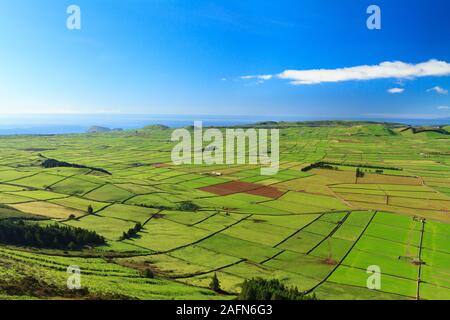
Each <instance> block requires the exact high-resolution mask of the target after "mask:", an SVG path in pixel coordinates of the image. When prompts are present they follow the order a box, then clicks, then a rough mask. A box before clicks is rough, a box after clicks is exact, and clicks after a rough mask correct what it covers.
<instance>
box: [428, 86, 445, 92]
mask: <svg viewBox="0 0 450 320" xmlns="http://www.w3.org/2000/svg"><path fill="white" fill-rule="evenodd" d="M431 91H434V92H436V93H439V94H447V93H448V90H446V89H444V88H441V87H439V86H436V87H433V88H430V89H428V90H427V92H431Z"/></svg>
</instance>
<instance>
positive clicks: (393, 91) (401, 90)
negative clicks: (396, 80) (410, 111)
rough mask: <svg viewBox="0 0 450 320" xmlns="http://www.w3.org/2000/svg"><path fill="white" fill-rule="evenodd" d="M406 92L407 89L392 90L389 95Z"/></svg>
mask: <svg viewBox="0 0 450 320" xmlns="http://www.w3.org/2000/svg"><path fill="white" fill-rule="evenodd" d="M404 91H405V89H403V88H392V89H389V90H388V92H389V93H403V92H404Z"/></svg>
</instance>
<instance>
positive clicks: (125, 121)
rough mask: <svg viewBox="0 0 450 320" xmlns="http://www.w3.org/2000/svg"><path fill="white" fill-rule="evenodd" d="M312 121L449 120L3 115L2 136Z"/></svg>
mask: <svg viewBox="0 0 450 320" xmlns="http://www.w3.org/2000/svg"><path fill="white" fill-rule="evenodd" d="M282 120H284V121H311V120H368V121H380V122H397V123H404V124H409V125H441V124H449V123H450V119H375V118H336V117H335V118H319V117H301V116H232V115H226V116H218V115H148V114H142V115H139V114H39V115H0V135H17V134H42V135H44V134H69V133H85V132H86V131H87V130H88V128H89V127H91V126H94V125H95V126H102V127H107V128H111V129H113V128H122V129H124V130H128V129H137V128H142V127H144V126H146V125H151V124H162V125H166V126H168V127H171V128H180V127H185V126H189V125H193V123H194V121H203V126H205V127H206V126H231V125H239V124H251V123H256V122H259V121H282Z"/></svg>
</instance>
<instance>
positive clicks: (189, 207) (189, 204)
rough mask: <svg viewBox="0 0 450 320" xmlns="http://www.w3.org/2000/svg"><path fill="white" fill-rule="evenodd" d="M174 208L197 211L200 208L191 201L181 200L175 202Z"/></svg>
mask: <svg viewBox="0 0 450 320" xmlns="http://www.w3.org/2000/svg"><path fill="white" fill-rule="evenodd" d="M175 209H176V210H178V211H191V212H194V211H198V210H199V209H200V207H199V206H198V205H196V204H195V203H193V202H192V201H182V202H180V203H177V205H176V207H175Z"/></svg>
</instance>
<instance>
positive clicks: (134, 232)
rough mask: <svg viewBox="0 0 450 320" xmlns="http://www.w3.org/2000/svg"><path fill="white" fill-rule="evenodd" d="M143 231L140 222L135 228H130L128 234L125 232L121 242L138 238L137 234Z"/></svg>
mask: <svg viewBox="0 0 450 320" xmlns="http://www.w3.org/2000/svg"><path fill="white" fill-rule="evenodd" d="M141 230H142V224H140V223H139V222H138V223H136V225H135V226H134V227H133V228H130V229H129V230H128V231H127V232H124V233H123V234H122V236H121V237H120V240H126V239H131V238H134V237H136V235H137V233H138V232H139V231H141Z"/></svg>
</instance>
